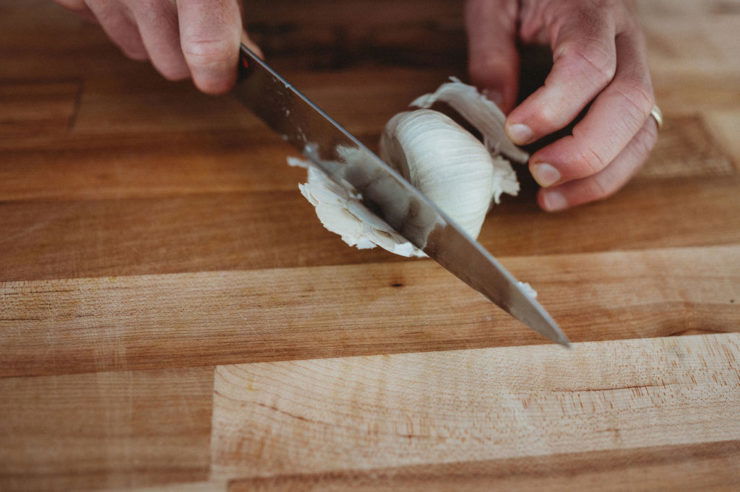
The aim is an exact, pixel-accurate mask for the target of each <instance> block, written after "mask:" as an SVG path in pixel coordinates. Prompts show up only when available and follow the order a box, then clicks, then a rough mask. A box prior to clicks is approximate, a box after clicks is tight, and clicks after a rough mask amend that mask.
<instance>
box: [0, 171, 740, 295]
mask: <svg viewBox="0 0 740 492" xmlns="http://www.w3.org/2000/svg"><path fill="white" fill-rule="evenodd" d="M737 190H738V184H737V180H736V178H731V179H728V178H727V177H716V178H711V179H710V178H703V179H702V180H701V181H698V180H677V181H675V182H673V183H671V185H670V186H664V185H662V184H660V183H657V182H654V180H646V181H643V182H636V183H632V184H631V185H630V186H628V187H627V188H626V189H624V190H623V191H622V192H621V193H620V194H619V195H618V196H616V197H614V198H613V199H612V200H610V201H609V202H602V203H598V204H594V205H591V206H588V207H582V208H579V209H575V210H572V211H569V212H567V213H562V214H556V215H554V214H543V213H541V212H540V211H539V210H538V209H537V206H536V205H535V203H534V202H533V200H532V199H531V198H529V199H528V198H527V196H526V192H525V196H523V197H522V198H521V199H519V200H517V201H514V200H508V201H506V202H505V203H504V204H502V205H501V206H500V207H497V208H496V209H495V210H494V212H493V213H492V214H491V215H490V216H489V218H488V219H487V222H486V224H485V225H484V227H483V230H482V232H481V236H480V238H479V240H480V242H481V243H482V244H483V245H484V246H485V247H487V248H488V249H489V250H490V251H492V252H494V254H496V255H497V256H521V255H525V256H535V255H545V254H566V253H578V252H594V251H604V250H609V249H648V248H655V247H671V246H673V247H684V246H702V245H713V244H734V243H737V242H740V214H737V213H736V211H737V210H738V209H739V208H740V193H738V192H737ZM638 211H639V213H638ZM604 224H609V227H604ZM0 229H2V230H3V231H4V234H3V236H0V248H2V251H3V254H2V255H0V281H7V280H37V279H55V278H70V277H72V278H74V277H94V276H109V275H140V274H153V273H175V272H197V271H209V270H251V269H268V268H288V267H304V266H321V265H342V264H357V263H371V262H378V261H383V262H399V261H402V260H403V259H402V258H400V257H395V256H393V255H390V254H388V253H385V252H383V251H381V250H379V249H376V250H370V251H367V250H364V251H360V250H357V249H354V248H348V247H347V246H346V245H345V244H344V243H343V242H342V241H341V239H340V238H339V237H338V236H336V235H334V234H331V233H328V232H327V231H326V230H325V229H324V228H323V226H322V225H321V224H320V223H319V221H318V220H317V219H316V215H315V213H314V211H313V208H312V207H311V206H310V205H309V204H308V202H306V200H305V199H304V198H303V197H302V196H300V194H299V193H298V191H297V190H296V191H275V192H249V193H246V192H245V193H218V194H215V193H211V194H191V195H188V196H174V197H160V198H142V199H135V200H74V201H49V202H47V201H31V202H27V201H25V200H24V201H20V202H14V201H10V202H0ZM565 233H567V235H568V236H567V237H568V239H567V240H564V239H563V238H564V234H565Z"/></svg>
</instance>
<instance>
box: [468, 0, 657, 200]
mask: <svg viewBox="0 0 740 492" xmlns="http://www.w3.org/2000/svg"><path fill="white" fill-rule="evenodd" d="M465 14H466V15H465V17H466V24H467V29H468V41H469V52H470V53H469V55H470V74H471V78H472V80H473V83H475V84H476V85H478V86H479V87H481V88H483V89H486V90H487V92H488V94H489V97H491V98H492V99H493V100H494V101H496V102H498V103H500V104H501V106H502V108H503V109H504V111H506V112H508V111H509V110H511V108H512V106H513V105H514V104H515V102H516V98H517V86H518V74H519V55H518V53H517V50H516V41H517V40H521V41H522V42H524V43H540V44H546V45H549V46H550V48H551V49H552V52H553V67H552V70H551V71H550V74H549V75H548V77H547V79H546V80H545V85H543V86H542V87H540V88H539V89H538V90H537V91H535V92H534V93H533V94H532V95H531V96H529V97H528V98H527V99H525V100H524V101H523V102H522V103H521V104H520V105H519V106H517V107H516V108H514V109H513V111H511V112H510V113H509V115H508V117H507V119H506V130H507V132H508V134H509V136H510V137H511V139H512V140H513V141H514V142H515V143H517V144H519V145H524V144H527V143H530V142H534V141H536V140H538V139H540V138H542V137H544V136H546V135H548V134H551V133H552V132H554V131H556V130H559V129H561V128H563V127H565V126H567V125H568V124H569V123H571V122H572V121H573V120H574V119H575V118H576V116H578V114H579V113H580V112H581V111H582V110H583V109H584V108H585V107H586V106H587V105H589V104H590V107H589V109H588V112H587V113H586V115H585V117H584V118H583V119H582V120H581V121H579V122H578V123H577V124H576V125H575V126H574V127H573V132H572V135H569V136H567V137H564V138H561V139H560V140H557V141H555V142H554V143H552V144H550V145H547V146H546V147H543V148H542V149H540V150H539V151H537V152H536V153H535V154H533V155H532V157H531V158H530V161H529V169H530V172H531V173H532V175H533V176H534V178H535V180H536V181H537V182H538V183H539V184H540V185H541V186H542V187H543V188H542V189H541V190H540V191H539V194H538V198H537V201H538V203H539V205H540V207H542V208H543V209H545V210H548V211H556V210H563V209H565V208H568V207H572V206H574V205H579V204H582V203H586V202H591V201H594V200H600V199H602V198H606V197H607V196H609V195H611V194H612V193H614V192H616V191H617V190H618V189H619V188H621V187H622V186H623V185H624V184H625V183H627V181H629V179H630V178H631V177H632V175H634V173H635V172H636V171H637V170H638V169H639V168H640V166H641V165H642V164H643V162H644V161H645V160H646V158H647V156H648V154H649V153H650V150H651V149H652V147H653V146H654V145H655V141H656V139H657V125H656V122H655V121H654V120H653V118H650V117H649V115H650V111H651V110H652V108H653V105H654V104H655V98H654V95H653V88H652V84H651V81H650V73H649V70H648V65H647V60H646V54H645V43H644V40H643V36H642V33H641V31H640V28H639V25H638V22H637V20H636V16H635V13H634V11H633V9H632V4H631V2H624V1H616V0H612V1H594V0H519V1H517V0H468V2H467V5H466V12H465Z"/></svg>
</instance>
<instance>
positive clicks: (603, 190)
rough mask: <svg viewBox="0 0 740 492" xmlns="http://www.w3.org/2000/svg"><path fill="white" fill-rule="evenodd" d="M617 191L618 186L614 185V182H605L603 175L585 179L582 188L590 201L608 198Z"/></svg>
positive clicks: (585, 196)
mask: <svg viewBox="0 0 740 492" xmlns="http://www.w3.org/2000/svg"><path fill="white" fill-rule="evenodd" d="M616 191H617V187H616V186H614V183H612V182H605V180H604V177H603V176H601V175H599V176H593V177H592V178H590V179H587V180H586V181H584V182H583V186H582V189H581V193H582V194H583V196H584V198H585V199H586V200H587V201H589V202H593V201H596V200H603V199H605V198H608V197H610V196H611V195H613V194H614V193H615V192H616Z"/></svg>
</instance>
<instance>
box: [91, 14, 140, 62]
mask: <svg viewBox="0 0 740 492" xmlns="http://www.w3.org/2000/svg"><path fill="white" fill-rule="evenodd" d="M86 4H87V6H88V8H89V9H90V11H91V12H92V13H93V15H94V16H95V18H97V20H98V22H99V23H100V26H101V27H102V28H103V30H104V31H105V33H106V34H107V35H108V37H109V38H110V39H111V41H113V42H114V43H115V44H116V45H117V46H118V47H119V48H120V49H121V51H123V54H124V55H126V56H127V57H129V58H131V59H133V60H139V61H143V60H146V59H148V58H149V57H148V55H147V52H146V48H145V47H144V43H143V42H142V40H141V35H140V34H139V29H138V28H137V27H136V24H134V22H133V20H132V19H131V17H130V16H129V14H128V12H127V11H126V10H125V9H124V7H123V6H122V5H121V4H120V3H118V2H112V1H110V0H86Z"/></svg>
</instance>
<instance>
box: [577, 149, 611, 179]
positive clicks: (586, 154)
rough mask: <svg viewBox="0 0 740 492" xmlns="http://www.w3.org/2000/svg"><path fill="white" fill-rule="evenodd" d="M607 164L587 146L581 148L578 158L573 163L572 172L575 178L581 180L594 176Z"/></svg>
mask: <svg viewBox="0 0 740 492" xmlns="http://www.w3.org/2000/svg"><path fill="white" fill-rule="evenodd" d="M607 164H609V163H608V162H606V160H605V159H604V158H603V157H602V156H601V154H600V153H599V152H597V151H596V150H595V149H593V148H592V147H591V146H589V145H584V146H582V147H581V150H580V156H579V158H578V159H576V161H575V163H574V166H573V167H574V169H573V172H574V173H575V174H576V175H577V177H580V178H583V177H586V176H591V175H592V174H596V173H598V172H599V171H601V170H602V169H604V168H605V167H606V165H607Z"/></svg>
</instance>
